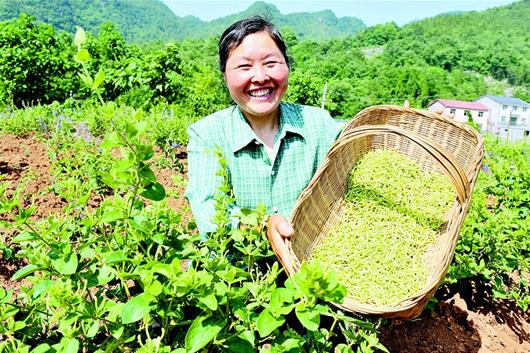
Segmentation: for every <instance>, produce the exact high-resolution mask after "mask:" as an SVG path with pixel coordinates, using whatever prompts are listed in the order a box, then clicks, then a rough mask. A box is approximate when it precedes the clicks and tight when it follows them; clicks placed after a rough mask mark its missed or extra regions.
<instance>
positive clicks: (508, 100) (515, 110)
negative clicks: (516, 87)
mask: <svg viewBox="0 0 530 353" xmlns="http://www.w3.org/2000/svg"><path fill="white" fill-rule="evenodd" d="M475 102H477V103H482V104H484V105H485V106H487V107H488V109H489V111H490V118H491V123H492V125H491V129H488V130H489V131H491V132H493V133H494V134H497V135H498V136H499V137H503V138H506V140H509V141H516V140H519V139H521V138H524V137H528V136H529V135H530V105H529V104H528V103H526V102H525V101H523V100H521V99H518V98H513V97H500V96H492V95H485V96H482V97H480V98H478V99H476V100H475Z"/></svg>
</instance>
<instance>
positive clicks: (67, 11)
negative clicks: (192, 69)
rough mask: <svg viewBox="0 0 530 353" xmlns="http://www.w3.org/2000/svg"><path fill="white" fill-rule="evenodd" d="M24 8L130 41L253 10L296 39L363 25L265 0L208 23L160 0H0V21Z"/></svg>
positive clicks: (165, 37) (199, 29)
mask: <svg viewBox="0 0 530 353" xmlns="http://www.w3.org/2000/svg"><path fill="white" fill-rule="evenodd" d="M23 12H25V13H28V14H30V15H31V16H34V17H35V18H36V19H37V20H38V21H42V22H45V23H49V24H51V25H53V26H54V27H55V28H57V29H60V30H64V31H68V32H70V33H73V32H75V26H82V27H83V28H84V29H85V30H87V31H89V32H91V33H97V32H98V30H99V28H100V26H101V24H103V23H105V22H113V23H114V24H115V25H116V26H117V28H118V29H119V30H120V32H121V33H122V34H123V36H124V37H125V39H127V41H129V42H134V43H145V42H152V41H157V40H160V41H164V42H167V41H172V40H182V39H185V38H206V37H210V36H213V35H219V34H221V33H222V31H223V30H224V29H225V28H226V27H227V26H229V25H230V24H231V23H233V22H234V21H236V20H238V19H241V18H244V17H247V16H250V15H253V14H263V15H266V16H267V17H268V18H269V19H271V20H272V21H273V22H274V23H275V24H276V25H278V26H279V27H280V28H284V27H289V28H291V29H292V30H293V31H294V33H295V34H296V35H297V37H298V38H299V39H313V40H324V39H330V38H341V37H346V36H348V35H352V34H354V33H356V32H358V31H359V30H362V29H364V28H366V25H365V24H364V23H363V22H362V21H361V20H359V19H358V18H355V17H340V18H338V17H337V16H335V14H334V13H333V12H332V11H331V10H325V11H319V12H300V13H292V14H287V15H283V14H281V13H280V11H279V10H278V9H277V8H276V7H275V6H274V5H271V4H267V3H265V2H263V1H258V2H256V3H254V4H253V5H251V6H250V7H249V8H248V9H246V10H245V11H242V12H239V13H236V14H233V15H229V16H226V17H222V18H219V19H216V20H213V21H209V22H206V21H202V20H200V19H199V18H197V17H194V16H185V17H179V16H177V15H176V14H174V13H173V12H172V11H171V10H170V9H169V8H168V7H167V6H166V5H165V4H164V3H162V2H161V1H159V0H92V1H87V0H53V1H52V0H45V1H43V0H2V1H0V21H4V20H8V19H12V18H15V17H18V16H20V14H21V13H23Z"/></svg>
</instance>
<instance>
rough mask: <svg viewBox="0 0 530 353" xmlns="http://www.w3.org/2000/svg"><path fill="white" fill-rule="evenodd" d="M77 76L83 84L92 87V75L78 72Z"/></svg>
mask: <svg viewBox="0 0 530 353" xmlns="http://www.w3.org/2000/svg"><path fill="white" fill-rule="evenodd" d="M79 78H80V79H81V81H83V83H84V84H85V86H87V87H92V84H93V83H94V81H93V80H92V77H90V76H88V75H84V74H79Z"/></svg>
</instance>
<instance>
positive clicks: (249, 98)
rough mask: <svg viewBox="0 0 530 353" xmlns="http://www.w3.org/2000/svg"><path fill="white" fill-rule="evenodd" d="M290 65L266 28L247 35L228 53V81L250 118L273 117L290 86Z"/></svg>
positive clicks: (239, 103)
mask: <svg viewBox="0 0 530 353" xmlns="http://www.w3.org/2000/svg"><path fill="white" fill-rule="evenodd" d="M288 77H289V68H288V67H287V64H286V62H285V59H284V57H283V55H282V53H281V51H280V49H279V48H278V47H277V46H276V43H274V40H272V38H271V37H270V35H269V34H268V33H267V32H256V33H253V34H249V35H248V36H246V37H245V38H244V39H243V41H242V42H241V44H240V45H239V46H238V47H236V48H235V49H232V50H231V51H230V53H229V54H228V59H227V61H226V70H225V81H226V86H227V87H228V91H229V92H230V95H231V96H232V99H233V100H234V101H235V102H236V103H237V105H238V106H239V107H240V108H241V110H242V112H243V114H244V115H245V116H246V117H247V119H274V118H277V117H278V106H279V104H280V102H281V100H282V98H283V95H284V94H285V91H286V90H287V84H288V83H287V81H288Z"/></svg>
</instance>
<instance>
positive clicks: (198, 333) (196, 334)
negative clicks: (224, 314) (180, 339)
mask: <svg viewBox="0 0 530 353" xmlns="http://www.w3.org/2000/svg"><path fill="white" fill-rule="evenodd" d="M225 325H226V319H221V320H215V319H214V318H212V317H210V318H205V317H204V316H199V317H197V318H196V319H195V320H194V321H193V323H192V324H191V326H190V328H189V329H188V332H187V333H186V338H185V340H184V342H185V347H186V353H194V352H198V351H199V350H200V349H202V348H203V347H205V346H206V345H207V344H208V343H210V342H211V341H212V340H213V339H214V338H215V336H217V334H218V333H219V332H220V331H221V330H222V329H223V327H224V326H225Z"/></svg>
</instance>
